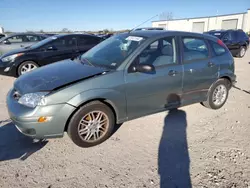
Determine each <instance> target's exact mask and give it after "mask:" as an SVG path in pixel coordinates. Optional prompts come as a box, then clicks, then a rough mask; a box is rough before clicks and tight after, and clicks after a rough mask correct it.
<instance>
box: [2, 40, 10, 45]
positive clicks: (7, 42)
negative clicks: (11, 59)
mask: <svg viewBox="0 0 250 188" xmlns="http://www.w3.org/2000/svg"><path fill="white" fill-rule="evenodd" d="M3 43H4V44H11V43H10V42H9V41H8V40H5V41H3Z"/></svg>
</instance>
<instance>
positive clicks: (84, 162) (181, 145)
mask: <svg viewBox="0 0 250 188" xmlns="http://www.w3.org/2000/svg"><path fill="white" fill-rule="evenodd" d="M235 61H236V74H237V78H238V79H237V80H238V83H237V87H239V89H232V90H231V91H230V96H229V99H228V102H227V103H226V105H225V106H224V107H223V108H221V109H220V110H217V111H213V110H210V109H207V108H204V107H203V106H201V105H200V104H195V105H191V106H187V107H183V108H180V109H179V110H178V111H177V112H173V113H169V114H168V113H167V112H163V113H159V114H155V115H151V116H147V117H143V118H140V119H136V120H133V121H130V122H126V123H124V124H123V125H122V126H121V127H120V128H119V129H118V130H117V132H116V133H115V134H114V135H113V136H112V137H111V138H110V139H109V140H107V141H106V142H104V143H103V144H101V145H99V146H96V147H93V148H88V149H82V148H79V147H77V146H75V145H74V144H73V143H72V142H71V141H70V139H69V138H68V136H67V135H66V134H65V136H64V138H62V139H54V140H49V141H48V142H43V143H32V140H31V139H29V138H27V137H25V136H22V135H21V134H20V133H19V132H18V131H17V130H16V128H15V127H14V126H13V124H12V123H11V122H10V121H9V120H8V114H7V110H6V106H5V96H6V93H7V91H8V90H9V88H10V87H11V86H12V83H13V81H14V79H13V78H8V77H3V76H0V86H1V87H0V91H1V92H0V95H1V97H0V104H1V105H0V187H6V188H7V187H11V188H12V187H13V188H19V187H25V188H26V187H32V188H33V187H34V188H37V187H39V188H40V187H42V188H64V187H65V188H66V187H67V188H68V187H69V188H74V187H77V188H78V187H79V188H85V187H86V188H95V187H98V188H99V187H100V188H111V187H112V188H120V187H126V188H140V187H148V188H150V187H161V188H168V187H170V188H172V187H178V188H180V187H183V188H187V187H189V186H192V187H203V188H211V187H214V188H217V187H220V188H233V187H239V188H245V187H250V150H249V141H250V136H249V134H250V123H249V122H250V115H249V112H250V98H249V97H250V95H249V94H250V92H249V91H250V82H249V76H248V74H249V72H250V64H249V63H250V50H249V51H248V54H246V56H245V57H244V58H243V59H238V58H236V59H235Z"/></svg>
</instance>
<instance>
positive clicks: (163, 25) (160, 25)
mask: <svg viewBox="0 0 250 188" xmlns="http://www.w3.org/2000/svg"><path fill="white" fill-rule="evenodd" d="M158 26H159V27H160V28H164V29H166V27H167V25H166V24H159V25H158Z"/></svg>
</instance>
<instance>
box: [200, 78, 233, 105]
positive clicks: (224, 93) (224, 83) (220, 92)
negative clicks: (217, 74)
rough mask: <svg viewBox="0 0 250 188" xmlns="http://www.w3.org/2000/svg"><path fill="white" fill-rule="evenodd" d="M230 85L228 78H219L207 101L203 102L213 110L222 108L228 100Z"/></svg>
mask: <svg viewBox="0 0 250 188" xmlns="http://www.w3.org/2000/svg"><path fill="white" fill-rule="evenodd" d="M229 86H230V84H229V81H228V80H227V79H219V80H217V81H216V82H215V83H214V84H213V85H212V87H211V88H210V89H209V91H208V98H207V101H204V102H202V103H201V104H202V105H203V106H205V107H207V108H210V109H213V110H217V109H220V108H221V107H222V106H223V105H224V104H225V103H226V101H227V98H228V92H229Z"/></svg>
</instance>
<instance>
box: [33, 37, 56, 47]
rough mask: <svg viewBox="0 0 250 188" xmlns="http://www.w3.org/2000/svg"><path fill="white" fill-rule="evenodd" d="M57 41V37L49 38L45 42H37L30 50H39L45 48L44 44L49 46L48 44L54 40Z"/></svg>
mask: <svg viewBox="0 0 250 188" xmlns="http://www.w3.org/2000/svg"><path fill="white" fill-rule="evenodd" d="M55 39H57V37H56V36H51V37H48V38H46V39H44V40H41V41H40V42H37V43H35V44H33V45H31V46H29V48H33V49H34V48H39V47H41V46H43V45H44V44H47V43H48V42H50V41H53V40H55Z"/></svg>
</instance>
